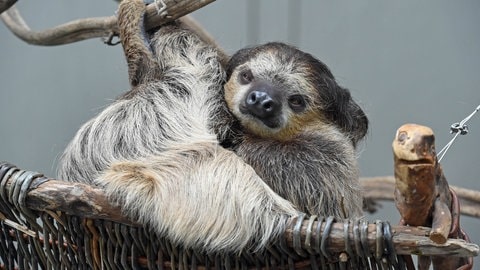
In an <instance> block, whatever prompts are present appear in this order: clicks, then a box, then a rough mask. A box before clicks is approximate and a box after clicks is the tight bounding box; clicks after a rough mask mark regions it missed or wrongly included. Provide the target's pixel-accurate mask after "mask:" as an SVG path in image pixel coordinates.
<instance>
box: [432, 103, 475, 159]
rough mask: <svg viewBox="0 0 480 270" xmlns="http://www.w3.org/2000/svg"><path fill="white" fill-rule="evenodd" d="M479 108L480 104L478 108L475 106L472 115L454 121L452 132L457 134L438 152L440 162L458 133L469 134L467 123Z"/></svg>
mask: <svg viewBox="0 0 480 270" xmlns="http://www.w3.org/2000/svg"><path fill="white" fill-rule="evenodd" d="M479 110H480V105H478V106H477V108H475V110H474V111H473V112H472V113H471V114H470V115H468V116H467V117H465V119H463V120H462V121H460V123H454V124H452V125H451V126H450V133H451V134H455V136H453V138H452V139H451V140H450V141H449V142H448V143H447V144H446V145H445V146H444V147H443V148H442V150H440V151H439V152H438V153H437V158H438V162H440V161H442V159H443V157H444V156H445V154H446V153H447V151H448V149H450V147H451V146H452V145H453V143H454V142H455V140H456V139H457V137H458V135H466V134H468V126H467V125H466V123H467V121H468V120H470V118H472V117H473V115H474V114H475V113H477V112H478V111H479Z"/></svg>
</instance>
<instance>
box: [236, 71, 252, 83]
mask: <svg viewBox="0 0 480 270" xmlns="http://www.w3.org/2000/svg"><path fill="white" fill-rule="evenodd" d="M238 79H239V81H240V84H249V83H251V82H252V81H253V74H252V71H251V70H250V69H246V70H243V71H241V72H240V74H239V75H238Z"/></svg>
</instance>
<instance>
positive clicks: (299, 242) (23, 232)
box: [0, 163, 478, 269]
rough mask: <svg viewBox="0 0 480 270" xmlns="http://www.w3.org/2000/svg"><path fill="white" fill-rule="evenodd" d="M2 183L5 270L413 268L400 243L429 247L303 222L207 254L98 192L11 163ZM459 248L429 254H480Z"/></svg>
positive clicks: (359, 228)
mask: <svg viewBox="0 0 480 270" xmlns="http://www.w3.org/2000/svg"><path fill="white" fill-rule="evenodd" d="M0 180H1V182H0V219H1V222H0V226H1V229H0V230H1V231H0V267H1V269H166V268H170V269H270V268H272V269H413V265H412V263H411V259H410V256H406V254H411V253H414V252H423V253H424V254H425V251H423V250H422V247H421V246H418V245H416V246H415V245H411V243H407V242H406V240H402V239H410V240H409V241H412V240H413V241H417V243H421V242H422V241H426V242H428V241H429V240H428V238H427V237H425V236H424V235H425V233H426V232H427V228H408V227H402V226H393V227H392V226H390V224H389V223H388V222H380V221H377V222H375V223H373V224H370V223H369V222H367V221H365V220H355V221H348V220H346V221H342V222H336V221H335V220H334V219H333V218H331V217H326V218H322V217H316V216H312V217H306V216H300V217H298V218H296V219H294V220H291V222H290V225H289V226H288V229H287V231H286V232H285V234H284V237H283V238H281V239H272V245H271V246H270V248H269V249H268V250H265V251H262V252H257V253H252V252H247V251H245V252H243V253H241V254H240V255H236V254H205V253H203V252H202V251H198V250H190V249H184V248H182V247H180V246H175V245H173V244H172V243H171V242H169V241H168V240H167V239H165V238H162V237H160V236H158V235H156V234H155V233H153V232H152V230H150V229H148V228H146V227H143V226H140V225H139V224H135V223H134V222H132V221H129V220H128V219H127V218H126V217H124V216H122V215H121V212H120V210H119V208H117V207H116V206H112V205H109V204H108V201H107V200H106V198H105V196H104V194H103V193H102V191H101V190H100V189H96V188H94V187H90V186H87V185H83V184H78V183H68V182H63V181H58V180H52V179H48V178H46V177H44V176H43V175H42V174H39V173H35V172H30V171H24V170H20V169H18V168H16V167H15V166H13V165H10V164H7V163H0ZM402 235H403V236H402ZM402 237H403V238H402ZM402 241H403V242H402ZM452 241H453V240H452ZM457 241H460V242H457V243H456V244H454V246H455V245H456V250H455V251H452V250H451V249H448V250H446V249H442V247H441V246H438V247H437V248H436V249H435V248H433V249H432V246H433V247H434V246H435V245H434V244H432V243H429V244H428V246H429V249H428V250H430V252H432V250H433V252H434V253H431V255H440V254H443V255H445V254H447V255H448V254H457V255H456V256H460V255H462V254H463V255H470V256H472V255H475V253H478V246H475V245H472V244H468V243H465V242H461V241H462V240H457ZM426 242H425V243H426ZM462 245H463V246H462ZM475 247H476V251H475ZM459 254H460V255H459ZM467 261H468V260H465V262H467Z"/></svg>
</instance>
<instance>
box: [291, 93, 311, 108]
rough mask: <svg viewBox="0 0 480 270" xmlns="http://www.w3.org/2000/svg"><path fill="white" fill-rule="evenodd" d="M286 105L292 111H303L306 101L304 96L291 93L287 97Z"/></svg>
mask: <svg viewBox="0 0 480 270" xmlns="http://www.w3.org/2000/svg"><path fill="white" fill-rule="evenodd" d="M288 105H289V106H290V108H291V109H292V110H293V111H294V112H303V110H305V107H306V106H307V103H306V102H305V98H304V97H303V96H301V95H293V96H290V97H289V98H288Z"/></svg>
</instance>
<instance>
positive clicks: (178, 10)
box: [0, 0, 215, 46]
mask: <svg viewBox="0 0 480 270" xmlns="http://www.w3.org/2000/svg"><path fill="white" fill-rule="evenodd" d="M213 1H215V0H201V1H198V0H184V1H176V0H163V2H164V3H165V5H166V9H165V10H164V11H162V12H161V13H160V14H159V13H158V10H157V6H156V5H155V4H150V5H148V6H147V14H146V17H145V21H146V28H147V29H152V28H155V27H158V26H160V25H162V24H165V23H167V22H170V21H173V20H175V19H177V18H180V17H182V16H184V15H187V14H189V13H191V12H193V11H195V10H197V9H199V8H201V7H203V6H205V5H207V4H209V3H211V2H213ZM0 17H1V18H2V20H3V22H4V23H5V25H6V26H7V27H8V28H9V29H10V31H12V32H13V34H15V35H16V36H17V37H19V38H20V39H22V40H23V41H25V42H27V43H29V44H33V45H44V46H53V45H63V44H68V43H73V42H77V41H81V40H85V39H90V38H98V37H108V36H111V35H112V34H117V33H118V27H117V18H116V17H115V16H109V17H99V18H87V19H80V20H75V21H71V22H68V23H65V24H62V25H59V26H56V27H53V28H50V29H47V30H44V31H39V32H35V31H32V30H31V29H30V27H28V25H27V24H26V23H25V21H24V20H23V18H22V17H21V15H20V13H19V12H18V10H17V9H16V8H15V7H11V8H10V9H9V10H7V11H6V12H4V13H2V14H1V15H0Z"/></svg>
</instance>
